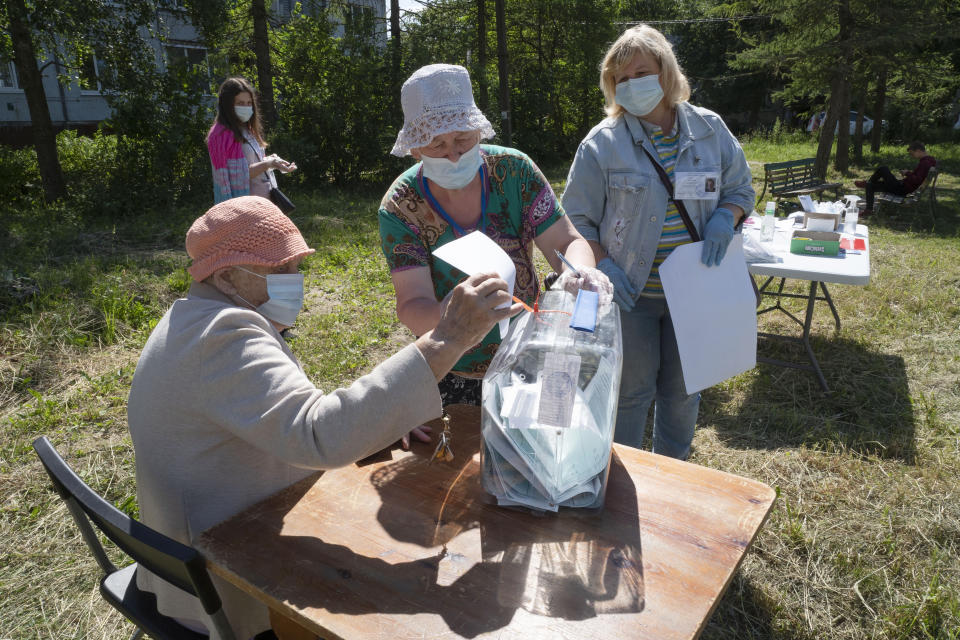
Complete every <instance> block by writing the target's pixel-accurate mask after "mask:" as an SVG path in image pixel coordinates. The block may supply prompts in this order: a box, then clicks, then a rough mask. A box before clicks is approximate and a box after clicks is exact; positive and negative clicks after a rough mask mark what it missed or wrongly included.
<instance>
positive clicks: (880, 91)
mask: <svg viewBox="0 0 960 640" xmlns="http://www.w3.org/2000/svg"><path fill="white" fill-rule="evenodd" d="M886 101H887V67H886V65H884V66H883V67H882V68H881V69H880V73H879V74H877V93H876V97H875V98H874V102H873V132H872V135H871V136H870V151H872V152H874V153H879V152H880V140H881V138H882V136H883V107H884V106H885V103H886Z"/></svg>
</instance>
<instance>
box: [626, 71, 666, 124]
mask: <svg viewBox="0 0 960 640" xmlns="http://www.w3.org/2000/svg"><path fill="white" fill-rule="evenodd" d="M662 99H663V88H662V87H661V86H660V76H656V75H651V76H643V77H642V78H631V79H630V80H624V81H623V82H621V83H619V84H618V85H617V96H616V102H617V104H618V105H620V106H621V107H623V108H624V109H626V110H627V111H629V112H630V113H632V114H633V115H635V116H638V117H641V116H645V115H647V114H648V113H650V112H651V111H653V110H654V109H656V108H657V105H658V104H660V101H661V100H662Z"/></svg>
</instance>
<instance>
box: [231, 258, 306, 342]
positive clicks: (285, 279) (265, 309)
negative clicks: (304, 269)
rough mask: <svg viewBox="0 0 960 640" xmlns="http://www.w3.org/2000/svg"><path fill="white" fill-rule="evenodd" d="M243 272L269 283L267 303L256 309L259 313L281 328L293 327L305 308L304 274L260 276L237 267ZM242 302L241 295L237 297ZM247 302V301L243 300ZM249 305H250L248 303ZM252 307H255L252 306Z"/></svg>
mask: <svg viewBox="0 0 960 640" xmlns="http://www.w3.org/2000/svg"><path fill="white" fill-rule="evenodd" d="M237 269H240V270H241V271H246V272H247V273H252V274H253V275H255V276H257V277H258V278H264V279H266V281H267V296H268V298H267V301H266V302H264V303H263V304H261V305H260V306H259V307H257V308H256V311H257V313H259V314H260V315H262V316H263V317H264V318H266V319H267V320H272V321H274V322H276V323H277V324H278V325H280V326H281V327H292V326H293V323H294V322H296V321H297V315H298V314H299V313H300V309H302V308H303V274H302V273H270V274H267V275H265V276H264V275H260V274H259V273H254V272H253V271H250V270H249V269H244V268H243V267H237ZM237 297H238V298H240V299H241V300H243V298H241V297H240V296H239V295H238V296H237ZM243 301H244V302H247V301H246V300H243ZM247 304H250V303H249V302H247ZM250 306H251V307H252V306H253V305H252V304H250Z"/></svg>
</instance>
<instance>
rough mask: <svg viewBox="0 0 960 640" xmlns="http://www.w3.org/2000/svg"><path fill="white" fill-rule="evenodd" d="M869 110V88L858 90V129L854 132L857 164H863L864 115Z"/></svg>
mask: <svg viewBox="0 0 960 640" xmlns="http://www.w3.org/2000/svg"><path fill="white" fill-rule="evenodd" d="M866 110H867V87H866V86H864V85H861V86H860V87H859V88H858V89H857V128H856V129H854V131H853V159H854V161H855V162H856V163H857V164H860V163H861V162H863V114H864V112H865V111H866Z"/></svg>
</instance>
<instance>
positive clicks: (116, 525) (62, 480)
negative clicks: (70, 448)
mask: <svg viewBox="0 0 960 640" xmlns="http://www.w3.org/2000/svg"><path fill="white" fill-rule="evenodd" d="M33 449H34V451H36V452H37V455H38V456H39V457H40V461H41V462H43V466H44V467H45V468H46V470H47V473H48V474H49V475H50V479H51V480H52V481H53V486H54V488H55V489H56V490H57V493H58V494H60V497H61V498H63V501H64V502H65V503H66V504H67V509H69V510H70V515H72V516H73V519H74V520H76V522H77V526H78V527H80V533H81V534H82V535H83V539H84V540H85V541H86V543H87V546H89V547H90V550H91V551H92V552H93V555H94V557H96V559H97V562H98V563H99V564H100V567H101V568H102V569H103V572H104V574H105V575H104V577H103V579H102V580H101V581H100V593H101V594H102V595H103V597H104V599H106V601H107V602H109V603H110V604H111V605H113V606H114V607H115V608H116V609H117V610H118V611H120V613H122V614H123V615H124V616H126V618H127V619H128V620H130V621H131V622H133V623H134V624H135V625H137V630H136V631H135V632H134V634H133V639H132V640H135V639H136V638H139V637H140V636H141V635H143V633H146V634H147V635H149V636H150V637H152V638H156V639H157V640H167V639H169V640H205V639H207V638H208V636H206V635H203V634H199V633H195V632H193V631H191V630H190V629H187V628H186V627H184V626H183V625H181V624H179V623H178V622H176V621H175V620H174V619H173V618H170V617H167V616H165V615H163V614H161V613H160V612H159V611H157V600H156V597H155V596H154V595H153V594H152V593H149V592H146V591H141V590H140V589H138V588H137V580H136V576H137V567H138V566H140V565H143V566H144V567H146V568H147V569H149V570H150V571H152V572H153V573H155V574H157V575H158V576H160V577H162V578H163V579H164V580H166V581H168V582H170V583H171V584H174V585H176V586H177V587H179V588H181V589H183V590H184V591H186V592H188V593H192V594H193V595H195V596H197V598H199V599H200V603H201V604H202V605H203V610H204V611H206V612H207V614H208V615H209V616H210V617H211V618H212V619H213V623H214V626H215V627H216V630H217V632H218V633H219V634H220V636H221V637H222V638H224V639H226V640H236V636H235V635H234V633H233V629H231V628H230V623H229V622H228V621H227V618H226V615H225V614H224V613H223V607H222V606H221V602H220V596H219V595H218V594H217V590H216V588H215V587H214V586H213V582H212V581H211V580H210V575H209V574H208V573H207V568H206V563H205V561H204V559H203V556H201V555H200V553H199V552H198V551H197V550H195V549H192V548H190V547H188V546H186V545H184V544H181V543H179V542H177V541H176V540H172V539H170V538H168V537H166V536H165V535H163V534H160V533H158V532H156V531H154V530H153V529H151V528H150V527H148V526H146V525H144V524H142V523H140V522H137V521H136V520H134V519H133V518H131V517H129V516H127V515H126V514H124V513H123V512H122V511H120V510H119V509H117V508H116V507H114V506H113V505H112V504H110V503H109V502H107V501H106V500H104V499H103V498H101V497H100V496H99V495H97V493H96V492H95V491H93V489H91V488H90V487H88V486H87V485H86V484H85V483H84V482H83V480H81V479H80V477H79V476H77V474H76V473H74V472H73V469H71V468H70V466H69V465H67V463H66V462H64V460H63V458H61V457H60V454H58V453H57V451H56V449H54V448H53V445H51V444H50V441H49V440H47V438H46V436H41V437H40V438H37V439H36V440H34V441H33ZM91 521H93V524H95V525H96V526H97V528H98V529H100V531H102V532H103V533H104V534H105V535H106V536H107V537H108V538H109V539H110V540H112V541H113V542H114V543H115V544H116V545H117V546H118V547H120V548H121V549H123V550H124V551H125V552H126V553H127V554H129V555H130V557H131V558H133V559H134V560H136V562H134V563H133V564H130V565H128V566H126V567H124V568H122V569H117V567H115V566H114V565H113V563H112V562H110V559H109V558H107V554H106V552H105V551H104V548H103V545H101V544H100V540H99V538H98V537H97V534H96V532H95V531H94V529H93V527H91V526H90V522H91Z"/></svg>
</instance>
